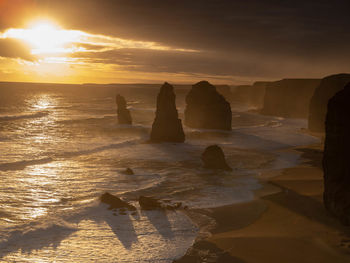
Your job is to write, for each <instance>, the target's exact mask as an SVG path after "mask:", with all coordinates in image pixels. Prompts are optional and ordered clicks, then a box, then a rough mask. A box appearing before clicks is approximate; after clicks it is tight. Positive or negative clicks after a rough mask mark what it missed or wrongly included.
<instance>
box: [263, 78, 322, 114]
mask: <svg viewBox="0 0 350 263" xmlns="http://www.w3.org/2000/svg"><path fill="white" fill-rule="evenodd" d="M319 83H320V80H319V79H283V80H279V81H274V82H270V83H268V84H267V85H266V90H265V98H264V107H263V108H262V110H261V113H262V114H265V115H274V116H279V117H286V118H307V117H308V114H309V104H310V99H311V97H312V95H313V93H314V91H315V89H316V87H317V86H318V85H319Z"/></svg>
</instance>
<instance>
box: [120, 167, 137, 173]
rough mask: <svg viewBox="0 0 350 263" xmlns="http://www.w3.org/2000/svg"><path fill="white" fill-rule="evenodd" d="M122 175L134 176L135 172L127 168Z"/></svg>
mask: <svg viewBox="0 0 350 263" xmlns="http://www.w3.org/2000/svg"><path fill="white" fill-rule="evenodd" d="M122 173H123V174H126V175H134V171H133V170H132V169H131V168H129V167H128V168H126V169H125V170H124V171H123V172H122Z"/></svg>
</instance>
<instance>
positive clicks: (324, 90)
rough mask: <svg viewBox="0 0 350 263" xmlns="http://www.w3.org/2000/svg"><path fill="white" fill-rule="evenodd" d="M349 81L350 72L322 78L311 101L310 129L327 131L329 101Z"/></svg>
mask: <svg viewBox="0 0 350 263" xmlns="http://www.w3.org/2000/svg"><path fill="white" fill-rule="evenodd" d="M348 82H350V74H337V75H331V76H328V77H325V78H323V79H322V80H321V83H320V85H319V86H318V87H317V88H316V90H315V93H314V94H313V96H312V98H311V101H310V107H309V124H308V126H309V127H308V128H309V130H310V131H313V132H322V133H323V132H325V130H324V128H325V126H324V123H325V119H326V113H327V104H328V101H329V99H330V98H332V97H333V96H334V95H335V94H336V93H337V92H338V91H340V90H342V89H343V88H344V86H345V85H346V84H347V83H348Z"/></svg>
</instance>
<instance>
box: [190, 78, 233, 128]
mask: <svg viewBox="0 0 350 263" xmlns="http://www.w3.org/2000/svg"><path fill="white" fill-rule="evenodd" d="M186 104H187V105H186V109H185V124H186V125H187V126H188V127H191V128H202V129H219V130H231V122H232V112H231V106H230V103H229V102H227V101H226V100H225V98H224V97H223V96H222V95H221V94H219V93H218V92H217V91H216V88H215V86H213V85H211V84H210V83H209V82H207V81H201V82H198V83H196V84H195V85H193V86H192V89H191V90H190V92H189V93H188V94H187V96H186Z"/></svg>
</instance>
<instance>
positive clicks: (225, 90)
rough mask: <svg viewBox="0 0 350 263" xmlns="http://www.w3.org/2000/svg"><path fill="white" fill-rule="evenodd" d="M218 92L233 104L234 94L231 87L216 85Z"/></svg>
mask: <svg viewBox="0 0 350 263" xmlns="http://www.w3.org/2000/svg"><path fill="white" fill-rule="evenodd" d="M216 90H217V91H218V92H219V93H220V94H221V95H222V96H224V98H225V100H227V101H228V102H230V103H231V101H232V99H233V94H232V90H231V87H230V86H229V85H216Z"/></svg>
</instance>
